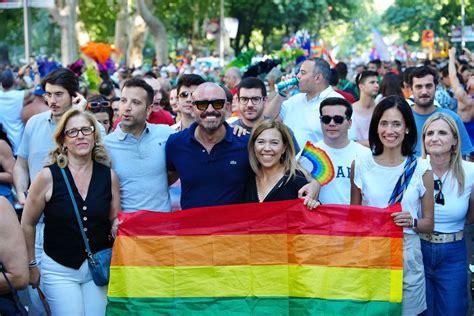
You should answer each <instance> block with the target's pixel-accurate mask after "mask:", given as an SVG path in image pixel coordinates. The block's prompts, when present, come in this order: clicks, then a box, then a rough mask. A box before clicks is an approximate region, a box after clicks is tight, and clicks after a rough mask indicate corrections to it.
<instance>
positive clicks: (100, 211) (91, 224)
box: [44, 162, 112, 269]
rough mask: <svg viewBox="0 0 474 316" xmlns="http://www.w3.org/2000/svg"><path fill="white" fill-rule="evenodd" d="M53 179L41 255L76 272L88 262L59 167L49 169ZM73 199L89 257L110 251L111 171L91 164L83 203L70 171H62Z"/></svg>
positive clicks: (46, 208) (45, 215) (45, 211)
mask: <svg viewBox="0 0 474 316" xmlns="http://www.w3.org/2000/svg"><path fill="white" fill-rule="evenodd" d="M48 168H49V169H50V170H51V174H52V176H53V192H52V195H51V199H50V200H49V202H47V203H46V206H45V208H44V251H45V252H46V254H47V255H48V256H50V257H51V258H52V259H54V260H55V261H56V262H58V263H60V264H62V265H64V266H66V267H70V268H73V269H79V268H80V266H81V264H82V263H83V262H84V260H86V259H87V254H86V251H85V249H86V246H85V244H84V240H83V238H82V235H81V232H80V230H79V224H78V223H77V219H76V215H75V212H74V207H73V204H72V201H71V198H70V196H69V193H68V190H67V187H66V183H65V182H64V178H63V176H62V174H61V170H60V168H59V167H58V165H56V164H54V165H51V166H48ZM65 171H66V174H67V176H68V179H69V183H70V185H71V189H72V192H73V194H74V197H75V199H76V203H77V207H78V210H79V215H80V216H81V219H82V224H83V226H84V231H85V234H86V237H87V238H88V239H89V245H90V247H91V251H92V253H96V252H97V251H100V250H103V249H106V248H110V247H111V246H112V238H111V236H110V227H111V224H110V220H109V213H110V202H111V200H112V180H111V178H110V172H111V171H110V168H109V167H107V166H105V165H102V164H100V163H97V162H94V164H93V169H92V177H91V182H90V184H89V189H88V192H87V196H86V200H85V201H84V200H83V199H82V197H81V195H80V194H79V191H78V190H77V188H76V185H75V183H74V181H73V177H72V175H71V172H70V171H69V168H67V167H66V169H65Z"/></svg>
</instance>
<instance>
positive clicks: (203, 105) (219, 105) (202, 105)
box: [193, 99, 225, 111]
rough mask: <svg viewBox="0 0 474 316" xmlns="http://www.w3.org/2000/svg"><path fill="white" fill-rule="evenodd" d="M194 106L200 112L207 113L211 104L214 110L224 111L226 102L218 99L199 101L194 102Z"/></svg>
mask: <svg viewBox="0 0 474 316" xmlns="http://www.w3.org/2000/svg"><path fill="white" fill-rule="evenodd" d="M193 104H194V105H195V106H196V108H197V109H198V110H199V111H206V110H207V108H208V107H209V104H210V105H212V107H213V108H214V110H217V111H219V110H222V109H223V108H224V105H225V100H224V99H217V100H197V101H193Z"/></svg>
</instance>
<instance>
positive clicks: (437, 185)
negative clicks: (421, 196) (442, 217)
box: [434, 179, 444, 205]
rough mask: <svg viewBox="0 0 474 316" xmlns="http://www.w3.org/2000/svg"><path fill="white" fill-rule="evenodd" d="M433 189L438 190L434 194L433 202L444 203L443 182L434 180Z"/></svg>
mask: <svg viewBox="0 0 474 316" xmlns="http://www.w3.org/2000/svg"><path fill="white" fill-rule="evenodd" d="M434 189H435V191H439V192H438V193H436V194H435V196H434V197H435V203H436V204H441V205H444V194H443V182H442V181H441V180H440V179H438V180H434Z"/></svg>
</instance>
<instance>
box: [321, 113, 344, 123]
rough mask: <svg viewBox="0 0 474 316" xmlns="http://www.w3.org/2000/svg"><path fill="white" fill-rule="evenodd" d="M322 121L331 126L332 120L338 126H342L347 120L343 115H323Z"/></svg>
mask: <svg viewBox="0 0 474 316" xmlns="http://www.w3.org/2000/svg"><path fill="white" fill-rule="evenodd" d="M320 119H321V122H323V123H324V124H329V123H331V121H332V120H334V123H336V124H342V122H344V120H345V119H346V118H345V117H344V116H341V115H334V116H330V115H322V116H321V117H320Z"/></svg>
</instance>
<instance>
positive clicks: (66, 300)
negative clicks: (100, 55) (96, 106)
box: [21, 109, 120, 315]
mask: <svg viewBox="0 0 474 316" xmlns="http://www.w3.org/2000/svg"><path fill="white" fill-rule="evenodd" d="M54 140H55V142H56V148H55V149H54V150H53V151H51V152H50V155H49V156H50V160H51V162H52V164H51V165H50V166H48V167H46V168H43V169H42V170H41V171H40V172H39V173H38V175H37V176H36V178H35V179H34V181H33V183H32V184H31V187H30V190H29V194H28V198H27V200H26V204H25V208H24V211H23V218H22V223H21V224H22V227H23V232H24V234H25V238H26V244H27V248H28V258H29V260H30V264H29V266H30V284H31V285H32V286H33V288H36V287H37V286H38V284H39V282H40V270H39V269H38V267H37V264H36V261H35V260H34V259H35V246H34V245H35V230H36V229H35V227H36V222H37V221H38V218H39V217H40V216H41V214H44V252H43V256H42V261H41V283H42V286H43V288H44V292H45V295H46V297H47V300H48V303H49V305H50V307H51V312H52V314H53V315H104V314H105V306H106V304H107V287H106V286H104V287H98V286H96V285H95V284H94V282H93V280H92V276H91V273H90V271H89V266H88V263H87V256H86V252H85V245H84V241H83V238H82V235H81V232H80V229H79V225H78V223H77V219H76V215H75V212H74V208H73V204H72V201H71V198H70V196H69V193H68V191H67V188H66V184H65V181H64V178H63V176H62V174H61V168H64V170H65V171H66V175H67V177H68V179H69V182H70V184H71V188H72V191H73V194H74V198H75V200H76V203H77V206H78V209H79V213H80V217H81V220H82V223H83V226H84V232H85V235H86V237H87V238H88V240H89V244H90V247H91V251H92V252H93V253H96V252H97V251H100V250H103V249H106V248H110V247H111V246H112V237H111V235H112V234H111V227H112V226H115V225H116V222H117V219H116V217H117V213H118V212H119V211H120V193H119V192H120V191H119V182H118V178H117V176H116V174H115V173H114V172H113V171H112V170H111V169H110V160H109V158H108V155H107V152H106V151H105V148H104V146H103V145H102V144H101V142H100V132H99V129H98V123H97V121H96V120H95V118H94V116H93V115H92V114H90V113H88V112H83V111H81V110H77V109H73V110H69V111H68V112H66V113H65V114H63V116H62V118H61V120H60V121H59V123H58V125H57V128H56V131H55V133H54Z"/></svg>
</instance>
